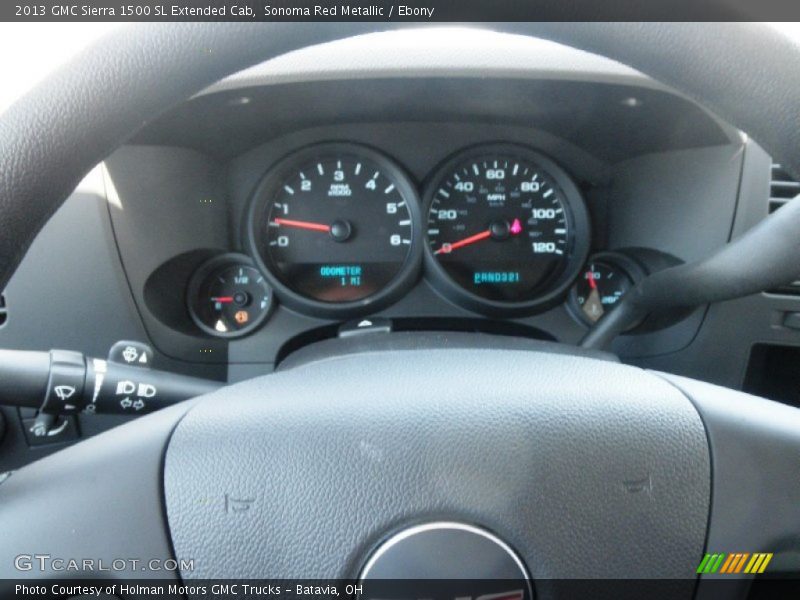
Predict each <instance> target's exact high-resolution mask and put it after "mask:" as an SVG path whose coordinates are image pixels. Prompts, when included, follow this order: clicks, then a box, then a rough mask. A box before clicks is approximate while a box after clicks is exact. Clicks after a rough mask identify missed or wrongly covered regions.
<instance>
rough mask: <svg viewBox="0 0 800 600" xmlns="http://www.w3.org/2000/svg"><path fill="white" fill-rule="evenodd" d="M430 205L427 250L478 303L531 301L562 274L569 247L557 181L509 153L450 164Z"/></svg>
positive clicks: (568, 222)
mask: <svg viewBox="0 0 800 600" xmlns="http://www.w3.org/2000/svg"><path fill="white" fill-rule="evenodd" d="M438 182H439V183H438V184H437V185H436V186H435V188H434V190H433V194H432V197H431V200H430V206H429V212H428V223H427V234H428V243H429V247H430V251H431V252H432V254H433V257H434V259H435V260H436V261H437V262H438V263H439V265H441V267H442V268H443V269H444V271H445V272H446V273H447V275H448V276H449V277H450V278H451V279H452V280H453V281H454V282H456V283H457V284H458V285H459V286H460V287H461V288H462V289H464V290H466V291H467V292H470V293H471V294H473V295H475V296H478V297H480V298H483V299H486V300H490V301H496V302H502V303H520V302H528V301H531V300H534V299H535V298H536V297H537V295H539V294H541V293H542V290H543V289H545V288H546V287H547V285H548V284H549V283H550V282H552V281H553V279H554V278H556V277H557V276H558V275H559V274H560V273H561V272H562V271H563V270H564V268H565V266H566V264H567V262H568V258H569V253H570V248H571V245H572V236H573V232H572V216H571V211H570V207H569V203H568V201H567V199H566V197H565V194H564V192H563V191H562V189H561V187H560V186H559V185H558V183H557V182H556V180H555V178H554V177H553V176H552V175H551V174H550V173H549V172H548V171H547V170H546V169H544V168H543V167H541V166H540V165H538V164H537V163H536V162H534V161H532V160H530V159H527V158H523V157H517V156H515V155H514V154H513V153H510V152H509V153H507V154H497V153H491V154H488V155H483V156H481V155H478V156H473V157H471V158H467V159H465V160H463V161H460V162H458V163H456V164H455V165H454V166H451V168H449V169H448V170H447V171H446V172H445V173H444V175H443V176H442V177H441V178H440V179H438Z"/></svg>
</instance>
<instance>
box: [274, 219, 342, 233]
mask: <svg viewBox="0 0 800 600" xmlns="http://www.w3.org/2000/svg"><path fill="white" fill-rule="evenodd" d="M273 223H275V224H276V225H280V226H281V227H297V228H298V229H308V230H310V231H324V232H325V233H330V230H331V226H330V225H323V224H322V223H311V222H310V221H292V220H291V219H275V220H274V221H273Z"/></svg>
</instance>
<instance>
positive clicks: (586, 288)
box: [569, 252, 641, 325]
mask: <svg viewBox="0 0 800 600" xmlns="http://www.w3.org/2000/svg"><path fill="white" fill-rule="evenodd" d="M640 273H641V269H640V267H639V266H638V265H637V264H636V263H634V262H633V261H632V260H631V259H629V258H628V257H627V256H624V255H619V254H617V253H611V252H606V253H602V254H597V255H595V256H593V257H592V258H591V259H590V260H589V262H588V263H587V265H586V267H585V268H584V269H583V271H582V272H581V275H580V277H578V280H577V281H576V282H575V285H573V286H572V290H571V291H570V296H569V299H570V307H571V308H572V312H573V313H575V315H576V316H577V317H578V318H579V319H580V320H581V321H583V322H584V323H586V324H587V325H593V324H594V323H596V322H597V321H599V320H600V318H601V317H602V316H603V315H605V314H606V313H608V312H610V311H611V310H613V309H614V307H615V306H616V305H617V304H618V303H619V301H620V300H621V299H622V297H623V296H624V295H625V294H626V293H627V292H628V291H629V290H630V289H631V288H632V287H633V286H634V283H635V282H636V281H637V280H638V279H639V276H640Z"/></svg>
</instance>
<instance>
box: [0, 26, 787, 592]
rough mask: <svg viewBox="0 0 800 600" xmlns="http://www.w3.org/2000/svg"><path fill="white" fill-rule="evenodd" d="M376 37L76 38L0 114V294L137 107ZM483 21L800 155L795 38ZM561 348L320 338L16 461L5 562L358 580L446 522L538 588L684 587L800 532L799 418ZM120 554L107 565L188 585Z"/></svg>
mask: <svg viewBox="0 0 800 600" xmlns="http://www.w3.org/2000/svg"><path fill="white" fill-rule="evenodd" d="M389 27H391V26H390V25H389V24H380V25H375V24H336V25H331V24H326V25H320V24H292V25H288V24H239V23H237V24H234V23H226V24H200V23H195V24H190V23H184V24H170V25H147V26H145V27H142V26H140V27H133V28H130V29H129V30H126V31H123V32H121V33H118V34H116V35H115V36H114V37H113V38H111V39H107V40H104V41H102V42H100V43H99V44H98V45H96V46H95V47H93V48H91V49H89V50H88V51H87V52H85V53H84V54H82V55H81V56H79V57H78V58H77V59H76V60H75V61H74V62H72V63H71V64H70V65H69V66H68V67H67V68H65V69H64V70H62V71H60V72H59V73H57V74H56V75H54V76H53V77H51V78H50V79H49V80H47V81H45V82H44V83H43V84H42V85H41V86H40V87H39V88H37V89H36V90H34V91H33V92H32V93H31V94H30V95H29V96H27V97H26V98H25V99H23V100H22V101H20V102H19V103H18V104H16V105H15V106H14V107H12V109H10V110H9V111H8V112H7V113H6V114H5V115H3V118H2V119H0V230H2V231H3V235H2V236H1V237H0V288H1V287H2V285H3V284H4V283H5V282H6V281H7V279H8V277H9V276H10V274H11V273H12V272H13V269H14V268H15V266H16V265H17V263H18V262H19V260H20V259H21V257H22V256H23V254H24V252H25V250H26V249H27V247H28V245H29V243H30V242H31V240H32V239H33V237H34V236H35V234H36V233H37V231H38V230H39V228H40V227H41V226H42V224H43V223H44V222H45V221H46V219H47V218H48V217H49V216H50V215H51V214H52V212H53V211H54V210H55V209H56V208H57V206H58V205H59V204H60V202H61V201H62V200H63V199H64V198H65V197H66V196H67V195H68V194H69V192H70V191H71V190H72V189H73V188H74V186H75V185H76V184H77V182H78V181H79V180H80V178H81V177H82V176H83V174H84V173H86V172H87V171H88V170H89V169H91V168H92V167H93V166H94V165H95V164H96V163H97V162H99V161H101V160H102V159H103V158H104V157H105V156H106V155H107V154H109V153H110V152H111V151H112V150H114V149H115V148H116V147H117V146H118V145H119V144H121V143H123V142H124V140H125V139H126V138H127V137H129V136H130V135H131V134H132V133H133V132H134V131H135V130H136V129H137V128H139V127H140V126H141V125H142V124H143V123H144V122H146V121H147V120H148V119H150V118H153V117H154V116H156V115H157V114H159V113H160V112H162V111H164V110H166V109H167V108H168V107H170V106H171V105H173V104H175V103H177V102H179V101H181V100H183V99H185V98H186V97H188V96H190V95H191V94H192V93H195V92H197V91H199V90H200V89H202V88H203V87H205V86H206V85H208V84H210V83H212V82H213V81H215V80H217V79H219V78H221V77H223V76H225V75H227V74H229V73H231V72H234V71H236V70H239V69H241V68H244V67H246V66H249V65H251V64H254V63H256V62H258V61H261V60H264V59H266V58H269V57H271V56H275V55H277V54H280V53H282V52H286V51H288V50H291V49H295V48H299V47H303V46H306V45H309V44H313V43H318V42H322V41H326V40H331V39H336V38H340V37H344V36H348V35H353V34H358V33H362V32H367V31H374V30H378V29H386V28H389ZM496 28H498V29H502V30H505V31H513V32H517V33H526V34H530V35H539V36H542V37H546V38H551V39H554V40H557V41H562V42H565V43H567V44H569V45H573V46H576V47H579V48H582V49H586V50H590V51H594V52H597V53H599V54H603V55H606V56H609V57H611V58H615V59H617V60H620V61H621V62H623V63H626V64H629V65H631V66H633V67H636V68H638V69H640V70H641V71H643V72H645V73H647V74H649V75H652V76H654V77H655V78H657V79H660V80H662V81H664V82H665V83H668V84H670V85H672V86H674V87H675V88H676V89H678V90H680V91H682V92H683V93H685V94H687V95H689V96H691V97H693V98H695V99H697V100H698V101H700V102H701V103H703V104H705V105H706V106H707V107H709V108H710V109H712V110H714V111H715V112H717V113H718V114H719V115H720V116H722V117H723V118H726V119H728V120H729V121H730V122H732V123H733V124H735V125H737V126H739V127H741V128H742V129H743V130H745V131H747V132H748V133H750V134H751V135H753V136H754V137H755V138H756V139H757V140H758V141H759V142H760V143H762V145H764V146H765V147H766V148H767V150H768V151H770V152H771V153H772V154H773V156H775V157H776V158H778V159H779V160H780V161H781V162H782V163H783V164H785V165H788V166H790V168H791V165H795V166H796V165H798V164H800V163H799V162H798V155H797V148H798V147H800V144H798V142H800V126H798V123H800V122H799V121H798V120H797V118H796V109H797V106H800V49H799V48H797V47H796V46H795V45H794V44H793V43H792V42H790V41H789V40H787V39H785V38H783V37H782V36H781V35H780V34H778V33H777V32H773V31H772V30H771V29H769V28H768V27H766V26H761V25H744V24H736V25H707V24H705V25H688V24H633V23H626V24H605V23H604V24H599V23H598V24H506V25H502V24H501V25H496ZM763 56H770V57H777V56H780V57H781V60H770V61H769V62H768V63H764V64H761V63H758V64H757V63H756V60H755V58H754V57H763ZM794 171H795V173H796V169H794ZM555 350H556V349H555V348H553V347H551V346H548V345H542V346H539V347H537V348H534V349H520V348H511V347H509V348H502V347H500V348H498V347H497V342H496V341H492V342H491V343H489V342H485V341H484V339H483V338H480V337H474V338H470V337H462V336H446V337H445V339H444V340H443V339H442V338H430V337H426V336H411V335H408V336H401V337H398V338H395V339H393V341H392V342H391V343H389V344H388V345H384V346H379V345H376V346H375V347H374V348H370V349H368V350H359V351H356V350H354V349H352V348H342V347H340V346H337V344H336V343H329V344H327V345H323V346H319V347H317V348H316V349H315V351H314V353H313V354H312V355H310V356H306V357H305V358H303V357H302V356H300V357H298V358H297V359H296V360H294V361H293V363H292V364H291V365H289V366H287V367H286V368H284V369H283V370H282V371H281V372H279V373H276V374H273V375H269V376H265V377H261V378H257V379H254V380H251V381H248V382H244V383H241V384H238V385H234V386H230V387H228V388H223V389H222V390H220V391H218V392H215V393H214V394H212V395H210V396H207V397H203V398H200V399H195V400H192V401H189V402H187V403H184V404H182V405H179V406H176V407H173V408H171V409H168V410H165V411H162V412H160V413H156V414H154V415H151V416H149V417H145V418H142V419H140V420H138V421H136V422H134V423H131V424H129V425H125V426H123V427H120V428H117V429H115V430H113V431H110V432H108V433H106V434H102V435H99V436H97V437H95V438H92V439H89V440H87V441H85V442H83V443H80V444H78V445H76V446H74V447H72V448H69V449H67V450H65V451H63V452H60V453H58V454H56V455H53V456H51V457H49V458H47V459H44V460H42V461H39V462H38V463H35V464H33V465H30V466H28V467H26V468H24V469H22V470H21V471H19V472H18V473H15V474H14V476H13V477H11V478H10V479H9V480H8V481H6V482H5V483H3V484H2V485H0V531H2V532H3V544H2V550H1V551H0V555H1V556H2V558H0V573H2V576H3V577H6V578H14V577H20V576H29V575H36V576H42V575H43V574H42V573H40V572H35V571H31V572H20V571H18V570H17V569H15V568H14V565H15V558H16V556H17V555H18V554H20V553H21V552H23V551H24V552H27V550H23V549H30V552H31V553H35V552H47V553H48V554H51V555H52V556H59V557H75V558H81V557H93V558H101V557H102V558H105V559H106V560H107V561H108V562H111V561H112V560H113V559H114V558H121V557H138V558H141V559H152V558H169V557H173V556H174V557H177V558H179V559H186V558H191V559H194V568H193V569H192V570H184V571H181V572H180V576H181V577H182V578H183V579H184V581H187V582H189V581H191V580H194V579H201V578H264V577H275V578H278V577H287V578H293V577H294V578H298V577H308V578H348V577H356V576H358V574H359V572H360V569H361V568H362V566H363V565H364V564H365V563H366V562H367V561H368V559H369V557H370V556H371V555H373V553H374V551H375V549H376V548H378V547H380V545H381V543H382V542H383V541H384V540H386V539H387V538H389V537H391V536H392V535H393V534H395V533H397V532H399V531H402V530H403V529H405V528H407V527H410V526H412V525H415V524H419V523H427V522H436V521H458V522H461V523H469V524H473V525H476V526H479V527H481V528H484V529H485V530H487V531H490V532H493V534H495V535H497V536H498V537H499V538H501V539H503V540H505V542H506V543H507V544H508V545H509V547H511V548H513V549H514V550H515V552H516V553H517V554H518V556H519V557H520V558H521V560H522V561H523V562H524V564H525V565H526V567H527V570H528V572H529V573H530V575H531V577H532V578H533V580H534V581H535V582H536V584H535V587H536V590H537V594H539V595H540V596H544V597H547V596H549V595H557V592H556V591H554V590H552V589H550V588H548V586H547V584H546V581H547V580H549V579H557V578H576V577H578V578H581V577H584V578H586V577H605V578H614V577H621V578H651V577H656V578H674V579H691V578H693V577H694V573H695V570H696V568H697V565H698V563H699V562H700V559H701V558H702V555H703V553H704V551H706V550H708V551H715V552H716V551H719V552H756V551H764V552H781V551H786V550H792V549H794V550H796V549H797V548H798V547H800V541H799V540H800V479H798V478H797V476H796V475H797V472H798V467H800V460H799V459H798V457H800V411H797V410H795V409H792V408H789V407H786V406H783V405H778V404H775V403H772V402H769V401H766V400H761V399H757V398H753V397H749V396H746V395H744V394H741V393H737V392H733V391H730V390H726V389H722V388H718V387H715V386H711V385H707V384H704V383H700V382H696V381H691V380H687V379H684V378H680V377H675V376H669V375H664V374H656V373H649V372H644V371H642V370H640V369H636V368H633V367H627V366H623V365H620V364H617V363H615V362H614V361H611V360H603V359H602V357H594V358H591V357H585V356H570V355H569V354H568V353H565V352H564V349H558V351H555ZM498 381H499V382H501V383H498ZM587 381H591V382H592V385H591V393H589V392H588V391H587V390H588V386H587V385H586V382H587ZM409 382H411V383H410V384H409ZM237 502H239V503H242V502H243V503H244V505H246V506H247V508H246V509H244V508H243V506H244V505H243V504H236V505H235V506H236V507H238V508H242V510H234V504H235V503H237ZM128 567H130V565H128ZM128 567H126V568H124V569H121V570H120V571H117V572H114V576H117V577H119V576H128V577H153V576H163V577H175V576H176V574H175V573H172V572H162V573H161V574H154V573H153V572H144V571H141V570H136V569H135V568H132V567H130V568H128ZM45 574H49V575H60V573H57V572H53V571H48V573H45ZM690 591H691V590H690Z"/></svg>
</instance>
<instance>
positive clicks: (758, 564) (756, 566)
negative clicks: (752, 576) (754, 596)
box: [744, 552, 772, 573]
mask: <svg viewBox="0 0 800 600" xmlns="http://www.w3.org/2000/svg"><path fill="white" fill-rule="evenodd" d="M771 560H772V553H771V552H770V553H769V554H764V553H761V554H753V558H751V559H750V562H749V563H747V568H746V569H745V570H744V572H745V573H763V572H764V569H766V568H767V565H768V564H769V561H771Z"/></svg>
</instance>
